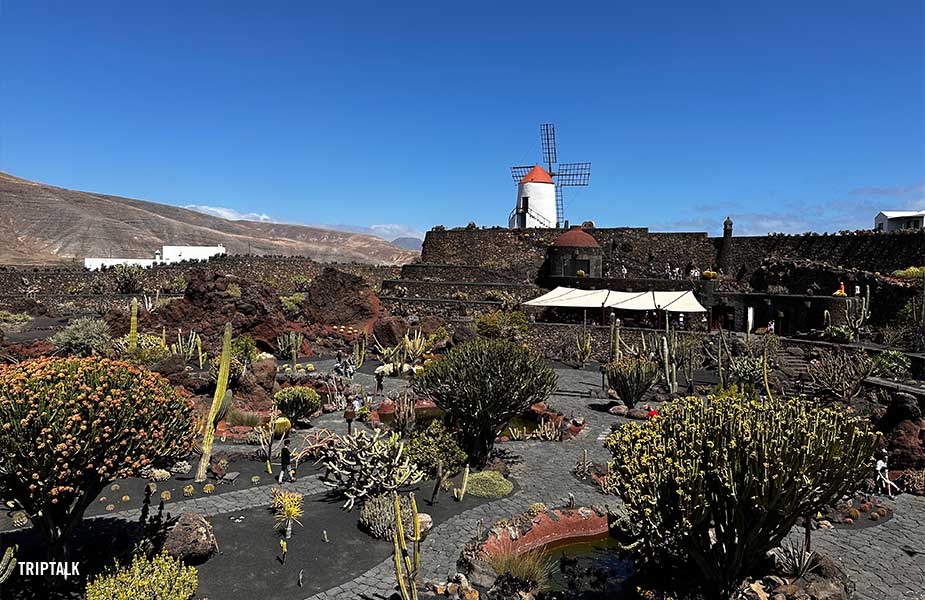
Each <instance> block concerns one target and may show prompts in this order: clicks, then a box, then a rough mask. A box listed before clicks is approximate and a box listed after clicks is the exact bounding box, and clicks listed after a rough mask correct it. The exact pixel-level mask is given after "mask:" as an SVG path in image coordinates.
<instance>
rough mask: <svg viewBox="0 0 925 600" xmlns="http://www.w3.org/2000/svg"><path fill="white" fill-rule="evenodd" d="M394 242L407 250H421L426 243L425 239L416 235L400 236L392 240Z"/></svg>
mask: <svg viewBox="0 0 925 600" xmlns="http://www.w3.org/2000/svg"><path fill="white" fill-rule="evenodd" d="M392 243H393V244H395V245H396V246H400V247H402V248H405V249H407V250H413V251H415V252H420V251H421V247H422V246H423V245H424V240H422V239H419V238H416V237H399V238H395V239H394V240H392Z"/></svg>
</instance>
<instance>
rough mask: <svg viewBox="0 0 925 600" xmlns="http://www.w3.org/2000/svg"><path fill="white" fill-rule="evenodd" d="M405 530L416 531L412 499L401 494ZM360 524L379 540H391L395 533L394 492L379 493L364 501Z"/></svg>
mask: <svg viewBox="0 0 925 600" xmlns="http://www.w3.org/2000/svg"><path fill="white" fill-rule="evenodd" d="M399 502H401V516H402V525H403V529H404V531H408V532H411V531H414V515H413V514H412V511H411V499H410V498H409V497H408V496H399ZM360 526H361V527H363V529H365V530H366V531H368V532H369V533H370V535H372V536H373V537H374V538H376V539H379V540H391V539H392V536H394V535H395V500H394V498H393V497H392V494H377V495H375V496H372V497H371V498H369V499H368V500H366V502H364V503H363V507H362V508H361V509H360Z"/></svg>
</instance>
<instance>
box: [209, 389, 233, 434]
mask: <svg viewBox="0 0 925 600" xmlns="http://www.w3.org/2000/svg"><path fill="white" fill-rule="evenodd" d="M233 405H234V394H232V393H231V390H225V395H224V396H222V403H221V405H220V406H219V407H218V412H217V413H215V422H214V423H213V427H218V424H219V423H220V422H221V420H222V419H224V418H225V417H226V416H228V412H229V411H230V410H231V407H232V406H233Z"/></svg>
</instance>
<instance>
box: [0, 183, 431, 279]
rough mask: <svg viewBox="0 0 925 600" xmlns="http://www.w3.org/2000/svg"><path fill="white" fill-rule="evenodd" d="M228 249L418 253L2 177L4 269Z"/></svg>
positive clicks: (329, 257)
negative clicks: (178, 248) (172, 248)
mask: <svg viewBox="0 0 925 600" xmlns="http://www.w3.org/2000/svg"><path fill="white" fill-rule="evenodd" d="M215 244H222V245H224V246H225V248H226V249H227V251H228V253H230V254H244V253H248V252H249V253H251V254H285V255H298V256H310V257H312V258H313V259H315V260H319V261H338V262H348V261H356V262H363V263H373V264H404V263H407V262H410V261H412V260H414V259H415V258H417V256H419V254H418V253H416V252H412V251H409V250H407V249H405V248H401V247H399V246H396V245H395V244H392V243H389V242H387V241H385V240H383V239H380V238H377V237H375V236H371V235H363V234H356V233H344V232H340V231H331V230H328V229H318V228H314V227H304V226H300V225H279V224H274V223H256V222H251V221H229V220H227V219H222V218H219V217H214V216H211V215H205V214H202V213H198V212H195V211H192V210H187V209H185V208H179V207H176V206H168V205H165V204H157V203H155V202H147V201H144V200H133V199H131V198H120V197H118V196H108V195H105V194H97V193H91V192H78V191H74V190H68V189H64V188H59V187H54V186H51V185H45V184H42V183H36V182H33V181H27V180H25V179H20V178H18V177H13V176H11V175H8V174H6V173H0V263H5V264H24V263H48V262H64V261H68V260H72V259H80V260H82V259H83V258H84V257H87V256H117V257H138V258H147V257H150V256H152V255H153V253H154V251H155V250H157V249H158V248H160V247H161V246H162V245H215Z"/></svg>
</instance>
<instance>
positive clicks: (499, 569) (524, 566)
mask: <svg viewBox="0 0 925 600" xmlns="http://www.w3.org/2000/svg"><path fill="white" fill-rule="evenodd" d="M512 546H513V545H512V544H508V545H506V546H504V547H503V548H502V549H501V550H500V551H498V552H497V553H494V554H492V555H491V556H489V557H488V564H490V565H491V568H492V569H494V571H495V575H497V576H498V577H502V576H505V575H507V576H509V577H513V578H514V579H515V580H516V581H522V582H525V583H527V584H528V586H527V587H529V588H530V589H532V590H534V591H542V590H545V589H547V588H548V587H549V578H550V577H551V576H552V572H553V570H554V568H555V566H556V563H555V561H554V560H553V559H552V558H551V557H550V556H548V555H547V554H546V553H545V552H543V550H542V549H541V548H536V549H534V550H529V551H527V552H517V551H516V550H514V549H513V547H512Z"/></svg>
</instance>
